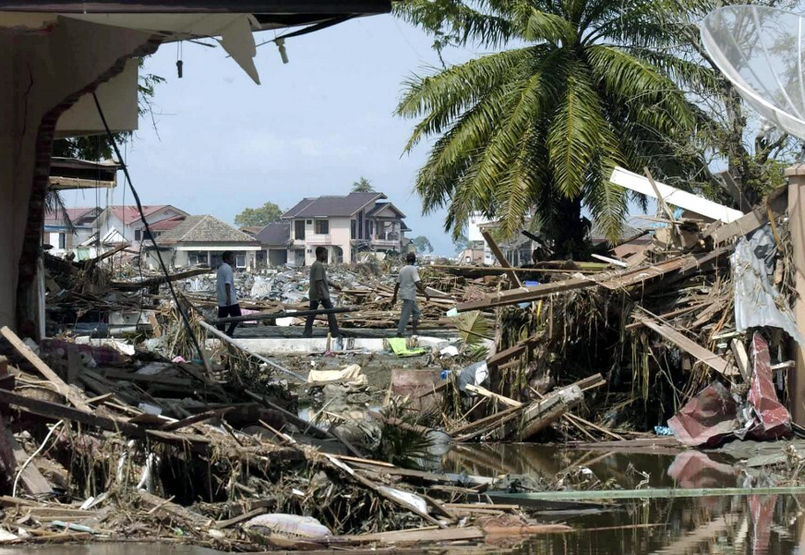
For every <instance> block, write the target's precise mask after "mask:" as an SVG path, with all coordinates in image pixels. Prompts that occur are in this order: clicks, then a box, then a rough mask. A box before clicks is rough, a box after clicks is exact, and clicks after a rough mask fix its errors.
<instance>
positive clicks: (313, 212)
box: [282, 192, 410, 266]
mask: <svg viewBox="0 0 805 555" xmlns="http://www.w3.org/2000/svg"><path fill="white" fill-rule="evenodd" d="M387 198H388V197H386V195H385V194H383V193H379V192H368V193H350V194H348V195H344V196H322V197H317V198H305V199H303V200H301V201H300V202H299V203H297V205H296V206H294V207H293V208H291V209H290V210H288V211H287V212H285V214H283V215H282V220H283V221H284V222H286V223H287V224H288V254H287V262H288V263H289V264H292V265H295V266H303V265H309V264H312V263H313V262H314V261H315V260H316V249H317V248H318V247H325V248H326V249H327V251H328V253H329V255H330V257H329V260H330V262H331V263H334V264H339V263H346V264H348V263H350V262H352V261H353V260H354V259H355V256H356V254H357V253H359V252H366V251H370V252H371V251H374V252H403V250H404V247H405V245H406V244H407V243H408V241H407V240H406V239H405V233H406V232H407V231H410V229H408V227H407V226H406V225H405V221H404V218H405V214H403V213H402V212H401V211H400V210H399V209H398V208H397V207H395V206H394V205H393V204H392V203H390V202H383V201H384V200H385V199H387Z"/></svg>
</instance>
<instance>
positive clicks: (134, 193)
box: [92, 92, 212, 372]
mask: <svg viewBox="0 0 805 555" xmlns="http://www.w3.org/2000/svg"><path fill="white" fill-rule="evenodd" d="M92 98H93V99H94V100H95V107H96V108H97V109H98V115H99V116H100V117H101V122H102V123H103V127H104V129H105V130H106V136H107V138H108V139H109V143H110V144H111V145H112V148H113V149H114V151H115V155H116V156H117V159H118V160H119V163H120V167H121V169H122V170H123V175H124V176H125V177H126V183H128V185H129V189H131V195H132V196H133V197H134V203H135V204H136V205H137V212H139V213H140V218H141V219H142V221H143V224H145V233H146V235H148V239H150V240H151V244H152V245H153V246H154V252H155V253H156V255H157V260H159V267H160V269H161V270H162V273H163V274H165V281H166V282H167V284H168V289H170V293H171V297H172V298H173V302H175V303H176V310H178V311H179V315H180V316H181V317H182V322H184V325H185V327H186V328H187V333H188V335H190V339H191V341H192V342H193V347H195V349H196V351H197V352H198V357H199V358H200V359H201V360H202V361H203V362H204V367H205V368H206V369H207V372H211V371H212V369H211V368H210V367H209V363H208V361H207V357H206V356H204V351H202V350H201V345H199V343H198V339H196V334H195V333H194V332H193V326H192V325H191V324H190V318H188V316H187V312H185V309H184V307H183V306H182V303H180V302H179V297H178V296H177V295H176V290H175V289H174V288H173V282H171V279H170V277H171V276H170V273H169V272H168V267H167V266H165V261H164V260H162V254H161V253H160V252H159V247H158V246H157V242H156V239H154V235H153V234H152V233H151V227H150V226H149V225H148V220H146V219H145V212H144V210H143V205H142V203H141V202H140V195H138V194H137V189H135V188H134V184H133V183H132V181H131V176H130V175H129V167H128V165H127V164H126V163H125V162H124V161H123V157H122V156H121V155H120V149H119V148H118V146H117V141H115V137H114V135H112V131H111V129H109V125H108V124H107V123H106V116H105V115H104V113H103V109H102V108H101V103H100V102H99V101H98V96H97V95H96V94H95V93H94V92H93V93H92ZM140 252H142V244H141V245H140Z"/></svg>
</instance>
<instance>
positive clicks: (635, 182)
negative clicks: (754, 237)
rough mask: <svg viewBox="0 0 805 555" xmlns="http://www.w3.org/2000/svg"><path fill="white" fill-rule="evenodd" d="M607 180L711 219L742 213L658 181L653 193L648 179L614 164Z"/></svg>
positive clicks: (728, 218)
mask: <svg viewBox="0 0 805 555" xmlns="http://www.w3.org/2000/svg"><path fill="white" fill-rule="evenodd" d="M609 180H610V181H611V182H612V183H614V184H615V185H620V186H621V187H624V188H626V189H630V190H632V191H636V192H638V193H641V194H644V195H648V196H650V197H654V198H656V197H657V196H659V197H662V199H663V201H664V202H666V203H668V204H673V205H674V206H679V207H680V208H684V209H685V210H690V211H691V212H695V213H696V214H700V215H702V216H706V217H707V218H710V219H711V220H721V221H723V222H727V223H729V222H732V221H735V220H737V219H738V218H740V217H741V216H743V215H744V214H743V212H741V211H739V210H734V209H732V208H729V207H727V206H723V205H721V204H718V203H716V202H712V201H709V200H707V199H705V198H702V197H700V196H698V195H694V194H692V193H688V192H687V191H682V190H681V189H677V188H676V187H671V186H670V185H666V184H664V183H660V182H656V183H655V185H656V187H657V191H658V193H655V192H654V189H653V188H652V186H651V183H649V180H648V179H646V178H645V177H643V176H641V175H638V174H636V173H633V172H630V171H629V170H626V169H624V168H621V167H620V166H616V167H615V169H614V170H612V175H611V176H610V178H609Z"/></svg>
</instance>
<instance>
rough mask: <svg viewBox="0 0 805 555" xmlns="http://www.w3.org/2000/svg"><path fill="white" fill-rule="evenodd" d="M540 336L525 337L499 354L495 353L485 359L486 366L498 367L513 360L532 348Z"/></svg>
mask: <svg viewBox="0 0 805 555" xmlns="http://www.w3.org/2000/svg"><path fill="white" fill-rule="evenodd" d="M540 337H541V335H532V336H531V337H527V338H526V339H523V340H522V341H518V342H517V343H515V344H514V345H512V346H511V347H509V348H508V349H504V350H502V351H500V352H499V353H495V354H494V355H492V356H491V357H489V358H488V359H486V364H487V366H490V367H499V366H500V365H501V364H503V363H505V362H508V361H510V360H512V359H514V358H518V357H520V356H521V355H522V354H524V353H525V352H526V351H527V350H528V349H529V348H531V347H533V346H534V345H536V344H537V341H539V339H540Z"/></svg>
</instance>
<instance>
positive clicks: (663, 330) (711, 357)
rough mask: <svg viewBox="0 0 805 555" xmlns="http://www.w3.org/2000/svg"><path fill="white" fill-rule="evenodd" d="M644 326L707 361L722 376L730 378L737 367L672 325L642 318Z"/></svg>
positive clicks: (697, 357)
mask: <svg viewBox="0 0 805 555" xmlns="http://www.w3.org/2000/svg"><path fill="white" fill-rule="evenodd" d="M640 321H641V322H642V323H643V325H644V326H646V327H647V328H649V329H651V330H653V331H654V332H656V333H658V334H659V335H661V336H662V337H664V338H665V339H667V340H668V341H670V342H671V343H673V344H674V345H676V346H677V347H679V348H680V349H682V350H683V351H685V352H687V353H689V354H690V355H692V356H694V357H695V358H696V359H698V360H700V361H701V362H703V363H705V364H706V365H707V366H709V367H710V368H712V369H713V370H715V371H716V372H718V373H719V374H721V375H722V376H724V377H726V378H727V379H729V378H730V376H731V375H732V373H733V371H734V370H735V367H734V366H732V365H731V364H730V363H728V362H727V361H726V360H724V359H723V358H721V357H720V356H718V355H717V354H715V353H714V352H712V351H709V350H707V349H705V348H704V347H702V346H701V345H699V344H698V343H696V342H695V341H693V340H692V339H688V338H687V337H685V336H684V335H682V334H681V333H679V332H678V331H676V330H675V329H674V328H672V327H671V326H668V325H665V324H658V323H657V322H655V321H653V320H650V319H648V318H642V319H641V320H640Z"/></svg>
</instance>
